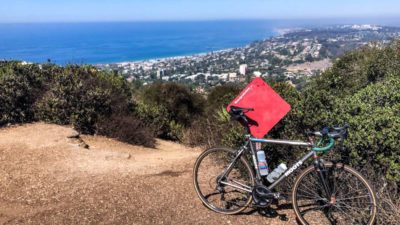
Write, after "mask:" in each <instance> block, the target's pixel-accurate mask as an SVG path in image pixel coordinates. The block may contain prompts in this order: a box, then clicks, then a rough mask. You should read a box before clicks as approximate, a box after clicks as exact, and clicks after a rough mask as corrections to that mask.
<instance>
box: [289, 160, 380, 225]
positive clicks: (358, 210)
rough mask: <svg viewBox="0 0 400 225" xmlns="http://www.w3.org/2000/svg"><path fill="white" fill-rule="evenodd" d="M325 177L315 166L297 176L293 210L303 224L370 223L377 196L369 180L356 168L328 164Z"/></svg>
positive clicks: (375, 209) (374, 210)
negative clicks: (327, 189) (328, 191)
mask: <svg viewBox="0 0 400 225" xmlns="http://www.w3.org/2000/svg"><path fill="white" fill-rule="evenodd" d="M322 171H323V173H322V174H323V177H322V179H325V180H326V184H327V186H328V188H329V190H330V192H331V193H330V194H327V193H326V192H327V191H325V190H326V189H325V188H324V185H323V183H322V181H321V174H320V172H319V170H317V169H316V168H315V167H314V166H310V167H308V168H307V169H305V170H304V171H303V172H302V173H301V174H300V175H299V176H298V178H297V180H296V182H295V184H294V187H293V193H292V201H293V209H294V211H295V213H296V216H297V218H298V219H299V221H300V222H301V223H302V224H310V225H313V224H318V225H320V224H343V225H348V224H368V225H371V224H373V223H374V221H375V218H376V213H377V212H376V211H377V207H376V206H377V204H376V197H375V193H374V191H373V189H372V188H371V185H370V184H369V183H368V181H367V180H366V179H365V178H364V177H363V176H362V175H361V174H360V173H359V172H357V171H356V170H354V169H353V168H351V167H349V166H346V165H343V164H332V163H325V168H324V169H323V170H322ZM328 195H329V196H328Z"/></svg>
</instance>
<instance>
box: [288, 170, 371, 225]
mask: <svg viewBox="0 0 400 225" xmlns="http://www.w3.org/2000/svg"><path fill="white" fill-rule="evenodd" d="M324 165H325V167H332V166H333V165H335V166H336V168H340V169H344V170H345V171H346V172H349V173H351V174H352V175H354V176H356V177H357V178H358V179H360V180H361V182H362V183H363V184H364V185H365V186H366V188H367V189H368V191H369V193H370V194H371V197H372V199H373V205H374V207H373V212H372V217H371V219H370V220H369V222H368V225H372V224H374V223H375V220H376V214H377V200H376V193H375V191H374V189H373V188H372V186H371V185H370V183H369V182H368V180H367V179H365V178H364V177H363V176H362V175H361V173H360V172H358V171H357V170H355V169H354V168H352V167H350V166H347V165H344V164H342V163H337V164H333V163H331V162H325V163H324ZM315 170H316V168H315V166H309V167H307V168H306V169H305V170H303V171H302V172H301V174H299V175H298V177H297V178H296V181H295V183H294V186H293V190H292V204H293V210H294V212H295V214H296V217H297V219H298V221H299V222H300V223H301V224H303V225H308V223H307V221H306V220H305V219H304V218H303V217H302V216H301V215H300V211H299V208H298V205H297V198H296V196H297V195H296V194H297V188H298V187H299V185H300V182H301V181H302V180H303V178H304V177H305V176H306V175H307V174H308V173H311V172H313V171H315Z"/></svg>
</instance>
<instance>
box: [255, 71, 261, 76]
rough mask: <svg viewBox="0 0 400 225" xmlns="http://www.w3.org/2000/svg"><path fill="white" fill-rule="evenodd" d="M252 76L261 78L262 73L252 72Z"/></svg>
mask: <svg viewBox="0 0 400 225" xmlns="http://www.w3.org/2000/svg"><path fill="white" fill-rule="evenodd" d="M253 75H254V76H255V77H261V75H262V73H261V72H260V71H254V73H253Z"/></svg>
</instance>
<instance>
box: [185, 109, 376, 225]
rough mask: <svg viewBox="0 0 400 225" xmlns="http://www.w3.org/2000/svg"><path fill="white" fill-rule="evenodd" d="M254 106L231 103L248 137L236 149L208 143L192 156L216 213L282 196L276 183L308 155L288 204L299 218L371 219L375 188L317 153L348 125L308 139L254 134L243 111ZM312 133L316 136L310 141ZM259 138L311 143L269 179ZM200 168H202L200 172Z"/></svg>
mask: <svg viewBox="0 0 400 225" xmlns="http://www.w3.org/2000/svg"><path fill="white" fill-rule="evenodd" d="M252 110H253V109H252V108H240V107H234V106H232V107H231V110H230V112H229V113H230V115H231V117H232V118H233V119H235V120H238V121H239V122H241V123H242V125H244V126H245V127H246V128H247V134H246V135H245V138H246V141H245V144H244V145H243V146H241V147H240V148H239V149H237V150H232V149H229V148H220V147H217V148H210V149H208V150H206V151H204V152H203V153H202V154H201V155H200V156H199V157H198V159H197V160H196V162H195V165H194V170H193V181H194V187H195V190H196V192H197V195H198V197H199V198H200V200H201V201H202V202H203V203H204V205H205V206H206V207H208V208H209V209H211V210H213V211H214V212H217V213H222V214H228V215H232V214H238V213H240V212H242V211H243V210H245V209H246V208H247V207H248V206H249V205H250V204H251V203H253V204H254V205H255V206H257V207H268V206H269V205H270V204H271V203H272V202H273V201H277V200H279V199H281V198H282V194H281V193H279V192H275V191H274V190H275V187H276V186H277V185H278V184H280V183H281V182H282V181H283V180H285V179H286V178H287V177H289V176H290V175H291V174H292V173H293V172H294V171H296V170H298V169H299V168H300V167H301V166H302V165H303V164H304V163H305V162H306V161H307V160H308V159H310V158H313V159H314V161H313V165H311V166H309V167H307V168H306V169H304V170H303V171H302V172H301V173H300V174H299V175H298V176H297V178H296V180H295V182H294V186H293V189H292V194H291V197H292V205H293V209H294V212H295V214H296V217H297V219H298V221H299V222H300V223H301V224H346V225H348V224H373V223H374V222H375V219H376V214H377V203H376V197H375V193H374V191H373V189H372V187H371V185H370V184H369V182H368V181H367V180H366V179H365V178H364V177H363V176H362V175H361V174H360V173H359V172H358V171H356V170H355V169H353V168H351V167H350V166H348V165H345V164H343V163H338V162H325V161H324V160H323V159H321V157H320V155H323V154H324V153H327V152H329V151H330V150H331V149H333V147H334V146H335V144H336V141H337V140H340V143H341V149H342V150H343V149H344V146H343V142H344V140H345V139H346V138H347V134H348V131H347V129H348V127H349V126H348V125H345V126H343V127H331V128H324V129H322V130H321V131H317V132H308V133H307V134H308V136H309V142H302V141H289V140H274V139H260V138H254V137H252V136H251V134H250V126H251V120H250V118H248V117H247V116H246V113H247V112H249V111H252ZM314 139H318V141H317V142H314ZM257 143H267V144H283V145H293V146H302V147H306V148H308V149H310V151H309V152H308V153H307V154H306V155H305V156H303V157H302V158H301V159H300V160H299V161H297V162H296V163H295V164H293V165H292V166H291V167H290V168H289V169H287V170H286V171H284V172H283V173H281V174H280V176H279V177H278V178H277V179H275V181H273V182H269V181H268V180H267V179H265V176H261V174H260V170H259V168H258V165H259V159H258V157H257V150H260V149H257V148H260V147H257V145H259V144H257ZM202 172H204V173H205V174H202Z"/></svg>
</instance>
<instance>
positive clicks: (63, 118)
mask: <svg viewBox="0 0 400 225" xmlns="http://www.w3.org/2000/svg"><path fill="white" fill-rule="evenodd" d="M120 80H121V81H120ZM126 86H127V84H125V83H124V82H123V80H122V78H119V77H118V76H116V75H112V74H103V73H100V72H98V71H97V70H95V69H94V68H92V67H76V66H70V67H67V68H66V70H65V71H63V73H61V74H59V75H58V76H56V77H55V78H54V81H53V84H52V88H51V89H50V90H49V91H48V92H47V93H46V95H45V96H44V97H43V98H42V99H41V100H40V101H39V102H38V103H37V104H36V110H37V114H36V116H37V118H38V119H39V120H43V121H47V122H51V123H57V124H72V125H74V127H75V128H76V129H77V130H78V131H80V132H82V133H86V134H94V133H95V132H96V123H97V121H98V119H99V118H100V117H107V116H111V115H112V114H114V113H118V114H127V113H129V111H130V107H131V105H132V104H133V103H132V102H131V96H130V92H129V89H128V88H127V87H126Z"/></svg>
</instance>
